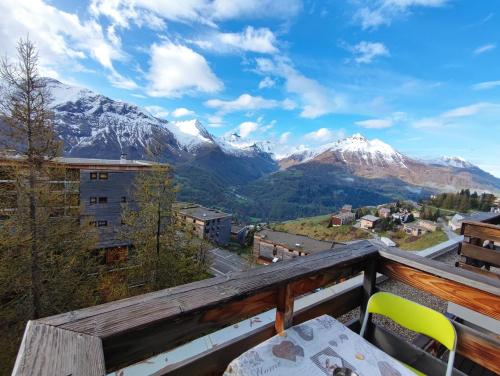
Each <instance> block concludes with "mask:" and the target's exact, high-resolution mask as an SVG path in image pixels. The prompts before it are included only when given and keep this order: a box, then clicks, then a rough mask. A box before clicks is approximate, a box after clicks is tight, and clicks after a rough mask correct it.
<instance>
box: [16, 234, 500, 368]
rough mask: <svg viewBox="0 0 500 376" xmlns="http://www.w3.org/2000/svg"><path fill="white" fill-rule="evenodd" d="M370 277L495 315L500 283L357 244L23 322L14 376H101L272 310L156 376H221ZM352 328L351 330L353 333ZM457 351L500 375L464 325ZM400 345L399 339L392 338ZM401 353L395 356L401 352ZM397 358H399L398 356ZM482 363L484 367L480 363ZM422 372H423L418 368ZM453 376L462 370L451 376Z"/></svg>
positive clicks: (493, 357)
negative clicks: (262, 320)
mask: <svg viewBox="0 0 500 376" xmlns="http://www.w3.org/2000/svg"><path fill="white" fill-rule="evenodd" d="M360 272H364V278H363V282H362V283H360V284H359V285H355V286H354V287H351V288H349V289H345V290H343V291H342V292H340V293H338V294H335V295H332V296H331V297H328V298H325V299H323V300H321V301H318V302H316V303H314V304H313V305H310V306H307V307H305V308H303V309H301V310H297V311H295V312H294V304H293V303H294V299H295V298H296V297H299V296H302V295H304V294H306V293H309V292H311V291H313V290H315V289H317V288H320V287H324V286H327V285H331V284H334V283H337V282H340V281H343V280H345V279H347V278H350V277H352V276H355V275H357V274H359V273H360ZM377 272H380V273H383V274H385V275H386V276H388V277H390V278H394V279H396V280H399V281H402V282H404V283H407V284H410V285H412V286H414V287H417V288H419V289H421V290H424V291H428V292H430V293H432V294H434V295H436V296H438V297H441V298H443V299H446V300H449V301H453V302H456V303H458V304H461V305H463V306H466V307H468V308H471V309H473V310H475V311H478V312H481V313H484V314H486V315H488V316H491V317H494V318H496V319H499V318H500V282H498V281H496V280H491V279H489V278H486V277H484V276H482V275H478V274H475V273H471V272H469V271H466V270H460V269H456V268H453V267H449V266H447V265H445V264H443V263H439V262H433V261H429V260H426V259H422V258H420V257H419V256H412V255H408V254H407V253H404V252H397V251H393V250H386V249H380V247H379V246H377V247H375V246H374V245H372V244H371V243H370V242H369V241H361V242H358V243H355V244H351V245H348V246H344V247H339V248H336V249H335V250H328V251H324V252H321V253H317V254H314V255H310V256H307V257H300V258H296V259H294V260H290V261H285V262H281V263H277V264H274V265H270V266H266V267H262V268H258V269H253V270H250V271H247V272H241V273H234V274H233V275H231V276H230V277H229V278H226V277H217V278H212V279H208V280H204V281H200V282H195V283H191V284H188V285H182V286H178V287H175V288H171V289H167V290H162V291H158V292H154V293H150V294H146V295H142V296H137V297H133V298H129V299H124V300H120V301H117V302H113V303H108V304H104V305H100V306H95V307H90V308H86V309H82V310H78V311H74V312H68V313H64V314H61V315H57V316H52V317H48V318H45V319H41V320H36V321H32V322H29V323H28V326H27V328H26V332H25V336H24V339H23V343H22V345H21V348H20V350H19V355H18V359H17V362H16V366H15V369H14V374H15V375H32V374H36V375H69V374H71V375H73V376H76V375H103V374H104V373H105V372H110V371H113V370H116V369H118V368H120V367H123V366H127V365H130V364H133V363H136V362H138V361H141V360H144V359H146V358H148V357H150V356H152V355H154V354H158V353H161V352H164V351H167V350H169V349H172V348H174V347H177V346H179V345H180V344H183V343H185V342H187V341H190V340H192V339H195V338H198V337H201V336H203V335H204V334H207V333H209V332H211V331H214V330H217V329H219V328H222V327H225V326H228V325H230V324H232V323H236V322H239V321H241V320H243V319H245V318H248V317H251V316H254V315H256V314H259V313H261V312H263V311H267V310H269V309H272V308H276V320H275V322H274V323H273V324H268V325H264V326H262V327H259V328H258V329H255V330H254V331H252V332H248V333H245V334H244V335H242V336H240V337H238V338H235V339H233V340H231V341H229V342H228V343H224V344H223V345H220V346H217V347H215V348H213V349H210V350H208V351H206V352H205V353H202V354H199V355H197V356H196V357H194V358H191V359H188V360H186V361H183V362H180V363H176V364H173V365H169V366H166V367H165V368H164V369H162V370H161V371H159V372H158V373H157V374H158V375H160V374H168V375H212V374H220V373H221V372H222V371H223V370H224V369H225V367H226V366H227V364H228V363H229V362H230V361H231V360H232V359H233V358H235V357H236V356H238V355H239V354H241V353H242V352H244V351H246V350H248V349H249V348H251V347H252V346H254V345H256V344H258V343H259V342H261V341H263V340H265V339H267V338H270V337H271V336H273V335H274V334H275V333H276V332H281V331H282V330H284V329H286V328H287V327H289V326H290V325H292V324H296V323H300V322H303V321H306V320H308V319H311V318H313V317H316V316H318V315H321V314H325V313H327V314H330V315H333V316H339V315H342V314H343V313H346V312H349V311H351V310H352V309H354V308H356V307H361V311H362V313H361V315H363V308H364V304H365V302H366V300H367V298H368V296H369V295H370V294H371V293H373V292H374V291H376V289H377V287H376V275H377ZM355 326H356V325H355V324H353V326H352V327H355ZM459 333H460V337H459V342H458V351H459V352H460V353H463V354H464V355H465V356H467V357H468V358H470V359H472V360H474V361H477V362H480V363H481V364H484V365H485V366H486V367H489V368H490V369H491V370H493V371H495V372H500V364H499V362H498V361H497V360H498V359H500V339H499V338H498V337H497V336H494V335H492V334H491V335H490V334H484V333H479V332H477V331H475V330H473V329H470V328H467V327H463V328H461V329H460V331H459ZM370 338H371V340H372V341H373V342H374V343H376V344H377V345H378V346H380V347H382V348H383V349H384V350H385V351H387V352H389V353H391V351H396V352H397V351H398V350H397V349H398V348H399V347H400V346H399V345H397V346H396V345H394V344H395V343H400V342H401V341H400V340H399V339H398V338H397V337H396V336H394V335H393V334H392V333H388V332H387V331H386V330H384V329H383V328H380V327H378V326H376V325H375V326H374V327H372V328H371V329H370ZM398 341H399V342H398ZM401 349H404V352H403V353H404V354H403V357H406V358H408V359H406V358H405V361H407V362H408V363H410V364H411V361H412V359H413V361H415V360H420V361H421V360H422V359H424V358H425V359H426V362H425V363H426V364H427V366H426V367H428V369H427V371H428V372H429V373H431V371H432V370H433V369H434V370H436V369H439V370H442V369H443V367H444V366H445V365H444V363H443V362H441V361H439V360H437V359H436V358H433V357H430V356H429V355H428V354H427V355H425V353H424V354H422V351H421V350H419V349H416V348H413V347H411V346H410V347H408V345H407V344H401ZM399 352H401V351H399ZM400 355H401V354H400ZM485 363H487V364H485ZM424 371H425V370H424ZM457 374H460V373H457Z"/></svg>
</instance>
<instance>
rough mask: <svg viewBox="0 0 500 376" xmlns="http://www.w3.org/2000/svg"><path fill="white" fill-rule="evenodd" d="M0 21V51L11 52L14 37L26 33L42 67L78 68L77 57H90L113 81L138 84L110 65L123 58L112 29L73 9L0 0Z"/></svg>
mask: <svg viewBox="0 0 500 376" xmlns="http://www.w3.org/2000/svg"><path fill="white" fill-rule="evenodd" d="M0 25H2V27H0V40H2V44H1V53H2V55H3V54H6V55H7V56H11V57H12V56H14V54H15V48H16V43H17V40H18V39H19V38H21V37H26V35H28V34H29V36H30V38H31V39H32V40H33V41H34V42H35V43H36V45H37V47H38V49H39V51H40V54H39V56H40V64H41V66H42V67H43V69H45V71H48V72H51V71H52V72H54V71H58V70H60V69H61V67H64V68H66V69H68V70H73V71H75V70H81V65H80V64H79V63H78V61H79V60H86V59H93V60H95V61H96V62H98V63H99V64H100V65H101V66H103V67H104V68H106V69H107V70H108V72H109V74H108V78H109V80H110V82H111V83H112V84H113V85H115V86H117V87H120V88H125V89H133V88H136V87H137V84H136V83H135V82H134V81H132V80H131V79H129V78H126V77H123V76H122V75H120V74H119V73H118V72H117V71H116V70H115V68H114V66H113V62H114V61H115V60H124V59H125V58H126V56H125V54H124V53H123V51H122V50H121V48H120V44H121V43H120V40H119V38H118V36H117V35H116V33H115V32H114V29H112V28H111V29H109V28H108V30H107V31H106V32H105V31H104V30H103V28H102V26H101V25H100V24H99V23H97V21H96V20H94V19H90V20H86V21H83V20H81V19H80V18H79V16H78V15H77V14H76V13H69V12H65V11H62V10H59V9H57V8H56V7H54V6H52V5H49V4H47V3H45V2H44V1H43V0H23V1H15V0H2V1H1V2H0Z"/></svg>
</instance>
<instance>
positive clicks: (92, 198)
mask: <svg viewBox="0 0 500 376" xmlns="http://www.w3.org/2000/svg"><path fill="white" fill-rule="evenodd" d="M93 204H97V197H91V198H90V205H93Z"/></svg>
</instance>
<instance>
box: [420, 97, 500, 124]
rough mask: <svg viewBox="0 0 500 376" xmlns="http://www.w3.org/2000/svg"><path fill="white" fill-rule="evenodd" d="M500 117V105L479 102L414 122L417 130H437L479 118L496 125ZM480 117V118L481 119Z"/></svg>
mask: <svg viewBox="0 0 500 376" xmlns="http://www.w3.org/2000/svg"><path fill="white" fill-rule="evenodd" d="M498 116H500V103H491V102H478V103H473V104H471V105H468V106H462V107H456V108H453V109H451V110H448V111H445V112H443V113H441V114H439V115H438V116H435V117H427V118H423V119H418V120H416V121H414V122H413V126H414V127H415V128H427V129H437V128H441V127H445V126H448V125H450V124H458V123H459V122H460V121H461V120H462V119H466V118H471V117H478V118H477V119H481V120H479V121H481V122H482V123H485V122H488V119H490V120H493V121H494V122H495V123H496V121H497V119H498ZM479 117H480V118H479Z"/></svg>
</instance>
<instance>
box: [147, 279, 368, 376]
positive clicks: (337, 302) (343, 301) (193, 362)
mask: <svg viewBox="0 0 500 376" xmlns="http://www.w3.org/2000/svg"><path fill="white" fill-rule="evenodd" d="M361 296H362V287H361V286H357V287H353V288H349V289H347V290H345V291H342V292H340V293H337V294H334V295H332V296H330V297H328V298H326V299H323V300H321V301H319V302H316V303H315V304H313V305H310V306H307V307H305V308H303V309H300V310H298V311H296V312H295V313H294V316H293V324H294V325H297V324H300V323H303V322H305V321H307V320H310V319H312V318H315V317H318V316H320V315H323V314H329V315H331V316H334V317H338V316H341V315H343V314H345V313H347V312H349V311H351V310H353V309H355V308H356V307H358V306H359V303H360V301H361ZM275 334H276V333H275V327H274V323H269V324H266V325H264V326H262V327H260V328H257V329H255V330H253V331H251V332H248V333H245V334H244V335H242V336H240V337H237V338H235V339H233V340H231V341H228V342H227V343H224V344H222V345H219V346H216V347H214V348H212V349H210V350H208V351H206V352H204V353H201V354H199V355H197V356H195V357H193V358H190V359H186V360H184V361H182V362H179V363H175V364H171V365H168V366H166V367H165V368H163V369H161V370H159V371H158V372H156V373H155V374H154V375H155V376H159V375H167V374H168V375H169V376H177V375H179V376H184V375H192V376H205V375H220V374H222V373H223V372H224V370H225V369H226V367H227V365H228V364H229V363H230V362H231V361H232V360H233V359H234V358H236V357H238V356H239V355H241V354H242V353H244V352H245V351H247V350H249V349H251V348H252V347H254V346H256V345H258V344H259V343H261V342H263V341H265V340H267V339H269V338H271V337H272V336H273V335H275Z"/></svg>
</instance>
